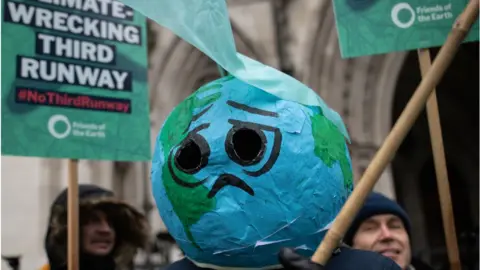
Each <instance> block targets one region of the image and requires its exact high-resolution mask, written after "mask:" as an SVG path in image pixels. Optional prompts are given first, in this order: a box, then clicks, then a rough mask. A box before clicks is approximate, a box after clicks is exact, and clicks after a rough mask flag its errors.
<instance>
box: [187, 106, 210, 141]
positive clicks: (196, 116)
mask: <svg viewBox="0 0 480 270" xmlns="http://www.w3.org/2000/svg"><path fill="white" fill-rule="evenodd" d="M212 106H213V104H210V106H208V107H207V108H205V109H203V110H202V111H201V112H199V113H197V114H195V115H194V116H192V119H190V123H188V126H187V127H186V128H185V130H184V131H183V134H185V133H187V132H188V129H190V126H191V125H192V123H193V122H195V121H197V120H198V119H199V118H200V117H202V115H204V114H205V113H207V112H208V110H210V108H212ZM209 125H210V124H209ZM200 126H203V125H200ZM197 132H198V131H197Z"/></svg>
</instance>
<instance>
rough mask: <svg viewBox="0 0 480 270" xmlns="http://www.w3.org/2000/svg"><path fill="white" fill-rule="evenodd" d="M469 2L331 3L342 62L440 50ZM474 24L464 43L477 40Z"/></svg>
mask: <svg viewBox="0 0 480 270" xmlns="http://www.w3.org/2000/svg"><path fill="white" fill-rule="evenodd" d="M468 1H469V0H333V1H332V2H333V4H334V11H335V19H336V23H337V31H338V36H339V41H340V51H341V55H342V57H343V58H350V57H358V56H363V55H372V54H382V53H388V52H393V51H406V50H415V49H419V48H429V47H437V46H442V45H443V43H444V42H445V40H446V38H447V36H448V34H449V33H450V31H451V29H452V26H453V24H454V22H455V20H456V19H457V17H458V16H459V15H460V14H461V13H462V11H463V10H464V9H465V7H466V5H467V3H468ZM478 31H479V26H478V21H477V22H476V23H475V25H474V26H473V29H472V30H471V31H470V33H469V35H468V37H467V38H466V39H465V41H466V42H468V41H476V40H478Z"/></svg>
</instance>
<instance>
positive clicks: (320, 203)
mask: <svg viewBox="0 0 480 270" xmlns="http://www.w3.org/2000/svg"><path fill="white" fill-rule="evenodd" d="M292 91H294V90H292ZM152 184H153V186H152V188H153V193H154V197H155V200H156V203H157V207H158V209H159V212H160V215H161V218H162V220H163V222H164V223H165V225H166V227H167V229H168V231H169V232H170V234H171V235H172V236H173V237H174V238H175V240H176V241H177V243H178V245H179V246H180V248H181V249H182V250H183V251H184V253H185V255H186V256H187V257H188V258H189V259H190V260H192V261H193V262H195V263H197V264H199V265H204V266H208V265H215V266H222V267H237V268H263V267H270V266H274V265H278V264H279V262H278V257H277V254H278V252H279V250H280V248H281V247H292V248H296V249H297V251H298V252H299V253H301V254H303V255H312V254H313V252H314V251H315V249H316V248H317V246H318V244H319V243H320V242H321V240H322V239H323V236H324V235H325V233H326V229H328V227H329V225H330V224H331V223H332V221H333V220H334V218H335V216H336V215H337V214H338V212H339V211H340V209H341V207H342V206H343V204H344V202H345V201H346V199H347V197H348V195H349V194H350V192H351V190H352V171H351V163H350V157H349V153H348V148H347V145H346V141H345V138H344V136H343V135H342V133H341V132H340V131H339V130H338V129H337V127H336V126H335V125H334V124H333V123H332V122H331V121H330V120H328V119H327V118H326V117H324V116H323V114H322V111H321V109H320V108H319V107H308V106H304V105H302V104H299V103H296V102H292V101H286V100H282V99H279V98H278V97H276V96H274V95H271V94H269V93H267V92H265V91H262V90H261V89H258V88H255V87H253V86H251V85H248V84H246V83H244V82H242V81H240V80H238V79H236V78H234V77H232V76H227V77H224V78H221V79H218V80H216V81H213V82H211V83H209V84H207V85H205V86H203V87H201V88H200V89H199V90H197V91H196V92H194V93H193V94H192V95H190V96H189V97H188V98H187V99H185V100H184V101H182V102H181V103H180V104H179V105H178V106H177V107H176V108H175V109H174V110H173V111H172V112H171V114H170V115H169V116H168V118H167V120H166V121H165V123H164V125H163V127H162V129H161V131H160V134H159V135H158V138H157V141H156V148H155V153H154V157H153V162H152Z"/></svg>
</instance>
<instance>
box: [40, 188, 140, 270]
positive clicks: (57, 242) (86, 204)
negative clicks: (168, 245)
mask: <svg viewBox="0 0 480 270" xmlns="http://www.w3.org/2000/svg"><path fill="white" fill-rule="evenodd" d="M78 188H79V189H78V195H79V221H80V226H79V230H80V235H79V242H80V243H81V237H82V235H81V224H83V223H84V222H85V220H84V219H85V216H86V214H87V213H89V211H92V210H101V211H103V212H104V213H105V214H106V216H107V218H108V219H109V220H110V222H111V224H112V226H113V228H114V230H115V233H116V239H115V247H114V249H113V251H112V253H111V255H109V256H103V257H95V256H91V255H87V254H85V253H83V252H82V251H81V250H82V247H81V246H80V247H79V252H80V254H79V264H80V266H79V270H97V269H98V270H100V269H101V270H123V269H131V264H132V262H133V258H134V256H135V254H136V252H137V249H138V248H142V247H145V245H146V243H147V242H148V236H149V226H148V222H147V220H146V218H145V216H144V215H143V214H141V213H140V212H138V211H137V210H136V209H135V208H133V207H132V206H130V205H128V204H127V203H125V202H122V201H120V200H118V199H116V198H115V197H114V194H113V192H111V191H108V190H105V189H103V188H100V187H98V186H95V185H79V187H78ZM67 191H68V190H67V189H64V190H63V191H62V192H61V193H60V194H59V195H58V197H57V198H56V199H55V201H54V202H53V204H52V206H51V209H50V218H49V224H48V228H47V232H46V234H45V251H46V253H47V257H48V262H49V265H46V266H44V267H43V268H42V269H48V270H63V269H67V266H68V263H67V229H68V225H67V201H68V192H67Z"/></svg>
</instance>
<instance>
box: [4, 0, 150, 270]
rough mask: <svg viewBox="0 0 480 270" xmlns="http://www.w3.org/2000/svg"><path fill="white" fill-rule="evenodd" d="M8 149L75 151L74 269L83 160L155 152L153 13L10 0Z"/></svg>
mask: <svg viewBox="0 0 480 270" xmlns="http://www.w3.org/2000/svg"><path fill="white" fill-rule="evenodd" d="M2 8H3V11H4V12H3V18H2V91H1V93H2V155H14V156H33V157H45V158H68V159H70V160H69V164H68V165H69V166H68V170H69V181H68V227H69V230H68V269H69V270H77V269H78V226H79V224H78V160H79V159H95V160H120V161H146V160H149V159H150V151H151V150H150V120H149V102H148V83H147V69H148V67H147V48H146V45H147V37H146V19H145V17H144V16H142V15H140V14H138V13H136V12H135V11H134V10H132V9H131V8H129V7H126V6H125V5H123V4H122V3H120V2H118V1H115V0H107V1H100V0H68V1H67V0H3V1H2Z"/></svg>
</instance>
